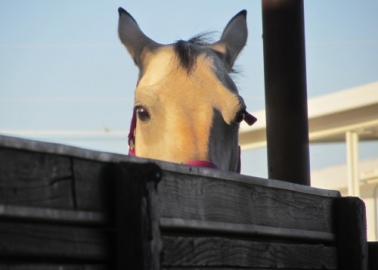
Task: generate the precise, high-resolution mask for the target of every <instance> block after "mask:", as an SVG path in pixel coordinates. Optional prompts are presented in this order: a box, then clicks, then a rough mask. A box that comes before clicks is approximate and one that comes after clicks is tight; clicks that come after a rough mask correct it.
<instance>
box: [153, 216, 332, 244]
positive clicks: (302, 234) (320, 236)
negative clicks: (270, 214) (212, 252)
mask: <svg viewBox="0 0 378 270" xmlns="http://www.w3.org/2000/svg"><path fill="white" fill-rule="evenodd" d="M159 223H160V228H161V230H162V231H163V233H166V232H167V233H172V232H174V233H178V234H180V233H183V232H185V233H192V234H198V235H204V234H211V235H218V236H224V235H229V236H230V235H232V236H234V237H236V236H238V237H243V238H244V239H245V238H256V237H258V238H262V237H265V238H268V239H273V238H274V239H281V240H282V239H286V240H289V241H292V242H294V241H307V242H308V241H311V242H320V243H325V242H328V243H331V242H335V234H333V233H325V232H315V231H307V230H296V229H285V228H278V227H267V226H259V225H249V224H235V223H224V222H214V221H202V220H187V219H179V218H160V220H159Z"/></svg>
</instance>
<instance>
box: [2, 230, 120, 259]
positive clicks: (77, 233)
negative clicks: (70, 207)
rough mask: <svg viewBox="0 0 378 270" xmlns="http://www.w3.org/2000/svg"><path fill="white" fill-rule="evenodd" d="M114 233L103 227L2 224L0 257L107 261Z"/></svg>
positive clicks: (109, 257) (109, 256) (110, 252)
mask: <svg viewBox="0 0 378 270" xmlns="http://www.w3.org/2000/svg"><path fill="white" fill-rule="evenodd" d="M113 243H114V235H113V234H112V233H110V232H106V231H104V230H102V229H90V228H82V227H71V226H69V227H63V226H55V225H44V224H28V223H14V222H1V223H0V251H1V252H0V258H2V260H4V259H6V260H8V261H12V260H15V262H19V261H22V260H31V261H33V260H34V261H44V262H46V261H49V260H57V261H61V262H62V261H64V262H66V263H67V262H69V261H76V260H83V262H85V261H87V262H105V261H109V260H110V259H111V257H112V256H111V254H112V246H113Z"/></svg>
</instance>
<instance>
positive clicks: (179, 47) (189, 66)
mask: <svg viewBox="0 0 378 270" xmlns="http://www.w3.org/2000/svg"><path fill="white" fill-rule="evenodd" d="M213 35H214V32H206V33H201V34H198V35H196V36H194V37H192V38H190V39H189V40H187V41H185V40H178V41H177V42H176V43H175V44H174V45H173V47H174V51H175V53H176V56H177V58H178V59H179V62H180V66H181V67H182V68H184V69H185V70H186V71H187V72H188V73H190V72H191V71H193V69H194V68H195V66H196V63H197V58H198V56H199V55H200V54H201V53H202V52H203V50H201V46H206V45H209V44H212V43H213V42H214V39H213ZM214 53H215V54H216V55H218V56H219V58H221V59H222V58H223V57H227V54H226V56H224V55H222V54H221V53H220V52H217V51H214ZM230 73H232V74H235V73H236V74H237V73H239V72H238V71H236V70H235V69H231V70H230Z"/></svg>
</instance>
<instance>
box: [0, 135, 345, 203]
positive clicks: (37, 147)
mask: <svg viewBox="0 0 378 270" xmlns="http://www.w3.org/2000/svg"><path fill="white" fill-rule="evenodd" d="M0 147H4V148H11V149H21V150H28V151H33V152H40V153H48V154H54V155H64V156H70V157H75V158H80V159H86V160H92V161H98V162H116V163H117V162H121V161H122V162H135V163H147V162H149V163H155V164H157V165H158V166H159V167H161V169H162V170H163V171H166V172H170V173H172V172H175V173H180V174H187V175H192V176H194V177H196V176H202V177H207V178H213V179H218V178H222V179H225V180H228V181H235V182H239V183H247V184H254V185H258V186H264V187H271V188H277V189H285V190H291V191H295V192H301V193H305V194H312V195H317V196H326V197H340V192H338V191H335V190H325V189H319V188H311V187H308V186H303V185H296V184H292V183H287V182H283V181H277V180H267V179H263V178H257V177H251V176H246V175H240V174H236V173H230V172H222V171H219V170H213V169H208V168H200V167H191V166H187V165H182V164H175V163H169V162H164V161H157V160H150V159H143V158H138V157H131V156H127V155H120V154H113V153H106V152H99V151H93V150H88V149H82V148H78V147H72V146H68V145H61V144H55V143H46V142H39V141H33V140H27V139H21V138H16V137H10V136H4V135H0Z"/></svg>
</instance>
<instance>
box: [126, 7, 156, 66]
mask: <svg viewBox="0 0 378 270" xmlns="http://www.w3.org/2000/svg"><path fill="white" fill-rule="evenodd" d="M118 13H119V21H118V35H119V38H120V40H121V42H122V43H123V45H125V46H126V49H127V50H128V52H129V54H130V55H131V57H132V58H133V59H134V62H135V64H136V65H137V66H138V67H139V69H142V68H143V60H144V57H145V54H146V51H151V50H153V49H154V48H156V47H158V46H159V44H158V43H156V42H155V41H153V40H152V39H150V38H149V37H147V36H146V35H145V34H144V33H143V32H142V30H140V28H139V26H138V24H137V22H136V21H135V19H134V18H133V17H132V16H131V15H130V14H129V13H128V12H127V11H126V10H124V9H123V8H121V7H120V8H119V9H118Z"/></svg>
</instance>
